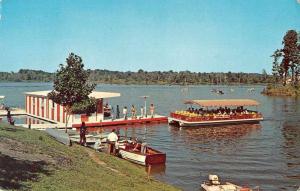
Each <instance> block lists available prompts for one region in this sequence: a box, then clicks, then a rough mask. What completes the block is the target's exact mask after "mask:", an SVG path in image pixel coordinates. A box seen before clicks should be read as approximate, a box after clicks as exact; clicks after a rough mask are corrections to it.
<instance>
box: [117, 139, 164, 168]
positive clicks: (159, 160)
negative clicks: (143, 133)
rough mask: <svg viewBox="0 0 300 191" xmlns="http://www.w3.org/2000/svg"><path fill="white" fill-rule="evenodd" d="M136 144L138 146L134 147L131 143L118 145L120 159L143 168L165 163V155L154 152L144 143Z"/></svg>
mask: <svg viewBox="0 0 300 191" xmlns="http://www.w3.org/2000/svg"><path fill="white" fill-rule="evenodd" d="M136 144H138V145H137V146H136V145H135V144H133V142H131V141H126V142H122V143H120V145H119V155H120V157H122V158H124V159H126V160H129V161H131V162H134V163H137V164H140V165H143V166H149V165H157V164H165V163H166V153H163V152H160V151H158V150H155V149H153V148H151V147H149V146H147V145H146V144H145V143H141V144H140V143H136Z"/></svg>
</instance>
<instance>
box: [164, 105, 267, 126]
mask: <svg viewBox="0 0 300 191" xmlns="http://www.w3.org/2000/svg"><path fill="white" fill-rule="evenodd" d="M184 103H185V104H189V105H198V106H200V107H201V108H199V109H196V110H194V109H192V110H190V109H189V110H181V111H175V112H171V113H170V117H169V118H168V122H169V124H175V125H179V126H181V127H182V126H207V125H224V124H241V123H259V122H260V121H262V120H263V116H262V114H261V113H259V112H257V111H253V110H252V111H251V110H247V109H245V108H244V107H245V106H255V107H257V106H258V105H259V102H257V101H255V100H251V99H221V100H186V101H185V102H184ZM209 107H210V108H212V109H209Z"/></svg>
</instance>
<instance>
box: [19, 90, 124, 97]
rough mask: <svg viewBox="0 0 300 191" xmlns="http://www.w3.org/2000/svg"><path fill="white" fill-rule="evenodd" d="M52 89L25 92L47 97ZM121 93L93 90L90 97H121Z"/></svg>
mask: <svg viewBox="0 0 300 191" xmlns="http://www.w3.org/2000/svg"><path fill="white" fill-rule="evenodd" d="M50 92H51V91H50V90H47V91H36V92H25V94H26V95H30V96H38V97H47V96H48V94H49V93H50ZM120 96H121V94H120V93H115V92H98V91H93V92H92V93H91V94H90V95H89V97H93V98H95V99H101V98H112V97H120Z"/></svg>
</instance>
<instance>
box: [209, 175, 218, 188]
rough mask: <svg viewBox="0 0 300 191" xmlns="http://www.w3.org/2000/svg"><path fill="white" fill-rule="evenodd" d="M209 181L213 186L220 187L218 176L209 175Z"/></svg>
mask: <svg viewBox="0 0 300 191" xmlns="http://www.w3.org/2000/svg"><path fill="white" fill-rule="evenodd" d="M208 180H209V182H210V183H211V184H212V185H220V181H219V177H218V176H217V175H212V174H210V175H208Z"/></svg>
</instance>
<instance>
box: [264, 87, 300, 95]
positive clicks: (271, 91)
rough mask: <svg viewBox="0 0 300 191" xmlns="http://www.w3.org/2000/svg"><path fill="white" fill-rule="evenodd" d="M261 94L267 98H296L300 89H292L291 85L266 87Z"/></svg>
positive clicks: (299, 93)
mask: <svg viewBox="0 0 300 191" xmlns="http://www.w3.org/2000/svg"><path fill="white" fill-rule="evenodd" d="M262 94H265V95H268V96H291V97H297V96H300V88H299V87H293V86H291V85H286V86H282V85H268V86H267V87H266V88H265V89H264V90H263V91H262Z"/></svg>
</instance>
